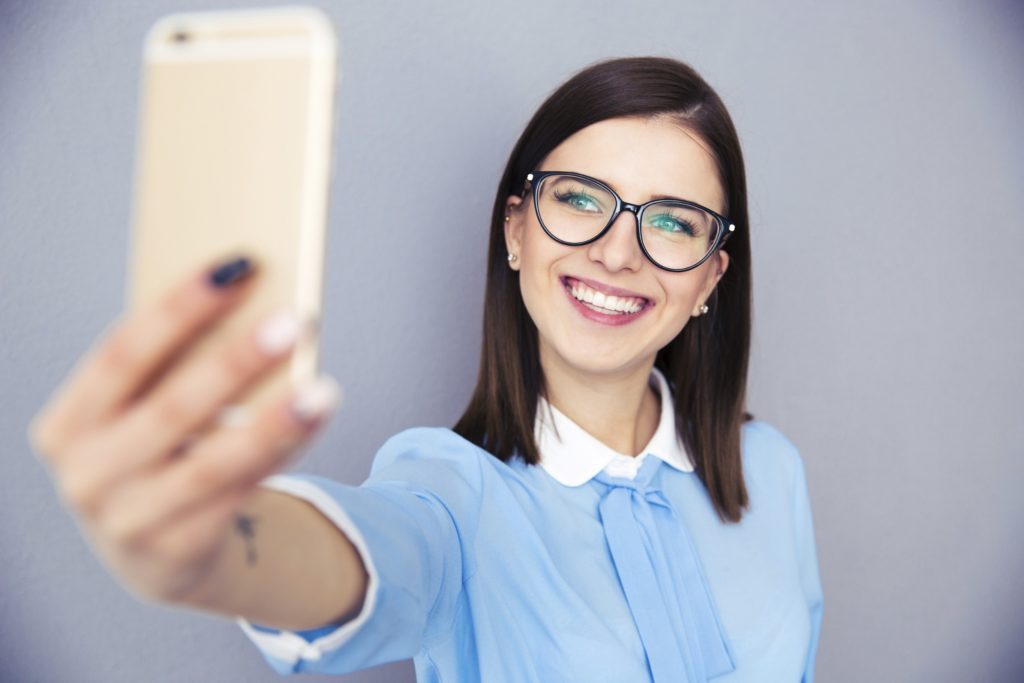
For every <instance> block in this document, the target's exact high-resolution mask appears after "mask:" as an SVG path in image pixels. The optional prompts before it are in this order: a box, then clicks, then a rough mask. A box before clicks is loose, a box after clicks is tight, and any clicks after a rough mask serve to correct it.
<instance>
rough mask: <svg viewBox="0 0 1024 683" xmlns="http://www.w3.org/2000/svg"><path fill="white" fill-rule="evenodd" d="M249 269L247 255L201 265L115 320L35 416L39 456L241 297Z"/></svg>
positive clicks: (109, 410)
mask: <svg viewBox="0 0 1024 683" xmlns="http://www.w3.org/2000/svg"><path fill="white" fill-rule="evenodd" d="M255 270H256V264H255V262H254V261H253V260H252V259H249V258H245V257H232V258H230V259H226V260H223V261H221V262H219V263H218V264H215V265H214V264H209V263H207V264H204V265H203V266H202V267H201V268H197V269H195V270H194V271H193V272H192V273H190V274H189V276H188V277H186V278H185V279H184V280H183V281H182V282H180V283H178V284H177V285H175V286H174V287H172V288H171V289H170V290H169V291H168V292H166V293H165V294H164V295H163V296H162V297H161V298H160V299H159V300H158V301H157V303H156V304H155V305H154V306H150V307H147V308H145V309H143V310H140V311H138V312H136V313H132V314H125V315H122V316H121V317H120V318H118V319H117V320H115V321H114V323H113V324H112V325H111V326H108V328H107V329H106V330H104V332H103V333H101V335H100V337H99V338H98V340H97V341H96V342H94V343H93V345H92V346H91V347H90V349H89V350H88V351H87V352H86V353H85V354H84V355H83V356H82V358H81V359H80V360H79V361H78V363H76V365H75V366H74V368H73V369H72V371H71V373H70V374H69V376H68V378H67V379H66V380H65V382H64V383H63V384H62V385H60V387H59V388H58V390H57V391H56V392H55V393H54V395H53V397H52V398H51V399H50V402H49V403H47V404H46V405H45V406H44V407H43V409H42V410H41V411H40V413H39V414H38V415H37V416H36V417H35V418H33V420H32V422H31V424H30V426H29V435H30V438H31V440H32V441H33V443H34V445H35V446H36V447H37V449H38V450H40V451H42V452H43V454H44V455H49V454H51V453H53V452H55V451H57V450H60V448H61V446H62V444H64V443H66V442H67V440H68V439H69V438H71V437H72V436H73V435H75V434H77V433H79V432H80V431H81V430H83V429H88V428H90V427H91V426H93V425H96V424H99V423H102V422H103V421H104V420H106V419H107V418H108V417H109V416H110V415H111V414H113V413H115V412H116V411H117V410H118V409H119V408H121V407H122V406H123V404H124V403H125V402H126V401H127V400H128V399H129V398H130V397H132V396H133V395H134V394H135V393H136V392H137V391H138V390H139V388H141V387H142V386H144V384H145V382H146V380H147V379H149V378H150V377H151V375H152V374H153V373H154V372H156V371H157V370H158V369H160V368H161V367H162V366H163V365H164V364H165V363H166V362H167V361H168V360H169V359H170V358H171V357H172V356H173V355H174V354H175V353H176V352H177V351H179V350H180V349H181V347H182V346H184V345H186V344H188V343H189V342H190V341H192V340H193V339H194V338H195V337H197V336H198V335H199V334H201V333H202V332H203V331H204V330H205V329H207V328H208V327H210V326H212V325H213V324H214V323H215V322H216V321H217V320H218V319H219V318H220V317H221V315H222V314H223V313H224V312H225V311H227V310H228V309H230V308H231V307H233V306H234V305H235V303H237V302H238V301H239V300H240V299H241V298H242V297H244V295H245V293H246V292H247V291H248V290H249V289H250V286H249V285H248V283H249V282H251V281H252V280H254V279H255V278H253V277H250V276H251V275H252V274H253V273H254V272H255Z"/></svg>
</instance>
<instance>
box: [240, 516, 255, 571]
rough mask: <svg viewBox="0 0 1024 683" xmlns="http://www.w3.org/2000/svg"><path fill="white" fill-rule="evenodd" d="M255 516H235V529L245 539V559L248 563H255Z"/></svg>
mask: <svg viewBox="0 0 1024 683" xmlns="http://www.w3.org/2000/svg"><path fill="white" fill-rule="evenodd" d="M255 523H256V518H255V517H252V516H250V515H238V516H237V517H235V529H236V530H237V531H238V533H240V534H241V535H242V537H243V538H244V539H245V550H246V552H245V559H246V562H248V563H249V564H256V541H255V536H256V532H255V530H254V529H253V525H254V524H255Z"/></svg>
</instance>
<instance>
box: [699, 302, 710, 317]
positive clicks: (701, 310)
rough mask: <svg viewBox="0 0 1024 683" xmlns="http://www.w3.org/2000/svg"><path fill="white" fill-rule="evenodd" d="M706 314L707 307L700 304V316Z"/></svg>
mask: <svg viewBox="0 0 1024 683" xmlns="http://www.w3.org/2000/svg"><path fill="white" fill-rule="evenodd" d="M707 312H708V305H707V304H702V305H701V307H700V314H701V315H704V314H705V313H707Z"/></svg>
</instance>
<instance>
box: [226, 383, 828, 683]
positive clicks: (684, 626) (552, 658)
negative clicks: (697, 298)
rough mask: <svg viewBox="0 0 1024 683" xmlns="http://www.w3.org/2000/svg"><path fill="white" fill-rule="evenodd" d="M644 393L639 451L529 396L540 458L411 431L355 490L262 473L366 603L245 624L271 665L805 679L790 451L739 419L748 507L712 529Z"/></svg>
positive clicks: (809, 576) (694, 484)
mask: <svg viewBox="0 0 1024 683" xmlns="http://www.w3.org/2000/svg"><path fill="white" fill-rule="evenodd" d="M651 384H652V386H655V387H656V388H657V389H658V394H659V396H660V397H661V419H660V422H659V425H658V428H657V430H656V432H655V434H654V436H653V437H652V439H651V441H650V443H648V445H647V447H646V448H645V449H644V450H643V452H642V453H641V455H639V456H637V457H636V458H633V457H629V456H625V455H623V454H617V453H615V452H614V451H612V450H611V449H609V448H608V447H607V446H605V445H604V444H602V443H601V442H599V441H598V440H597V439H595V438H594V437H592V436H590V435H589V434H588V433H587V432H585V431H584V430H583V429H582V428H580V427H579V426H578V425H576V424H575V423H573V422H572V421H571V420H570V419H569V418H567V417H566V416H565V415H563V414H562V413H561V412H559V411H558V410H557V409H556V408H554V406H551V405H549V404H547V403H546V402H544V401H541V410H539V411H538V419H537V428H536V435H537V437H538V445H539V447H540V449H541V454H542V464H541V466H538V467H531V466H528V465H524V464H523V463H522V462H521V461H519V460H515V461H514V462H509V463H504V462H502V461H501V460H499V459H498V458H496V457H495V456H494V455H492V454H490V453H488V452H487V451H485V450H483V449H481V448H479V447H477V446H475V445H474V444H472V443H470V442H468V441H466V440H465V439H463V438H462V437H460V436H459V435H457V434H455V433H454V432H452V431H451V430H450V429H447V428H442V427H419V428H414V429H408V430H405V431H403V432H401V433H399V434H397V435H395V436H393V437H391V438H390V439H389V440H388V441H386V442H385V443H384V445H383V446H382V447H381V449H380V450H379V451H378V453H377V455H376V456H375V458H374V461H373V464H372V466H371V472H370V476H369V477H368V478H367V480H366V481H365V482H364V483H363V484H361V485H359V486H352V485H349V484H343V483H339V482H336V481H333V480H331V479H328V478H325V477H321V476H317V475H311V474H279V475H274V476H272V477H268V478H267V479H265V480H264V481H263V482H262V485H263V486H266V487H268V488H273V489H276V490H280V491H284V492H287V493H290V494H292V495H296V496H298V497H301V498H303V499H305V500H307V501H309V502H310V503H311V504H313V505H314V506H316V507H317V508H318V509H319V510H320V511H321V512H322V513H323V514H324V515H325V516H326V517H327V518H329V519H331V520H332V521H333V522H334V523H335V524H336V525H337V526H338V527H339V528H340V529H342V530H343V531H344V532H345V533H346V535H347V536H348V537H349V538H350V539H351V540H352V541H353V543H354V545H355V546H356V548H357V550H358V551H359V552H360V555H361V557H362V559H363V563H364V564H365V566H366V568H367V572H368V574H369V584H368V587H367V595H366V600H365V601H364V604H363V607H362V610H361V611H360V613H359V614H358V615H357V616H356V617H355V618H354V619H352V620H351V621H349V622H348V623H346V624H343V625H341V626H326V627H323V628H319V629H310V630H305V631H295V632H292V631H283V630H278V629H273V628H269V627H266V626H262V625H258V624H252V623H250V622H248V621H246V620H245V619H243V618H240V617H239V618H238V619H237V622H238V624H239V626H241V628H242V630H243V631H244V633H245V634H246V635H247V636H248V637H249V638H250V640H251V641H252V642H253V643H254V644H255V645H256V646H257V647H258V648H259V650H260V652H261V654H262V655H263V657H264V659H265V660H266V661H267V662H268V663H269V664H270V666H272V667H273V668H274V669H275V670H276V671H277V672H279V673H281V674H289V673H295V672H322V673H335V674H342V673H348V672H351V671H356V670H359V669H364V668H368V667H372V666H377V665H380V664H383V663H386V662H392V661H396V660H400V659H407V658H410V657H411V658H413V661H414V665H415V669H416V678H417V681H421V682H424V681H449V682H455V681H458V682H459V683H470V682H476V681H486V682H487V683H494V682H500V681H515V682H527V681H530V682H533V681H536V682H538V683H541V682H543V683H552V682H557V681H588V682H599V681H607V682H609V683H612V682H615V683H620V682H623V681H630V682H633V681H654V682H655V683H669V682H671V683H679V682H690V683H693V682H696V681H705V680H709V679H714V680H715V681H722V682H723V683H726V682H728V683H738V682H740V681H758V682H762V681H773V682H780V683H782V682H785V681H793V682H805V683H811V682H812V681H813V680H814V661H815V655H816V652H817V647H818V638H819V633H820V629H821V619H822V608H823V596H822V590H821V583H820V579H819V574H818V563H817V557H816V550H815V541H814V531H813V524H812V520H811V509H810V502H809V499H808V493H807V484H806V480H805V475H804V467H803V463H802V460H801V457H800V455H799V453H798V451H797V449H796V448H795V447H794V446H793V444H792V443H790V442H789V440H787V439H786V437H785V436H783V435H782V434H781V433H780V432H779V431H778V430H777V429H775V428H774V427H772V426H770V425H768V424H767V423H765V422H761V421H751V422H747V423H746V424H744V426H743V428H742V432H741V451H742V459H743V470H744V477H745V479H746V483H747V488H748V492H749V494H750V499H751V506H750V509H749V510H748V511H747V512H746V513H745V514H744V517H743V519H742V521H741V522H740V523H738V524H725V523H722V522H721V521H720V520H719V519H718V517H717V516H716V514H715V512H714V509H713V508H712V506H711V503H710V500H709V499H708V496H707V493H706V491H705V489H704V487H703V485H702V484H701V482H700V480H699V479H698V477H697V475H696V473H695V472H694V471H693V466H692V463H691V460H690V458H689V457H688V456H687V454H686V452H685V449H684V448H683V446H682V444H681V442H680V441H679V440H678V439H677V438H676V437H675V422H674V417H673V411H672V403H671V400H672V397H671V394H670V392H669V389H668V385H667V383H666V382H665V380H664V377H663V376H662V375H661V373H660V372H658V371H657V370H656V369H655V370H653V371H652V373H651Z"/></svg>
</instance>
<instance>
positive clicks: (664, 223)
mask: <svg viewBox="0 0 1024 683" xmlns="http://www.w3.org/2000/svg"><path fill="white" fill-rule="evenodd" d="M647 223H648V225H650V226H651V227H653V228H657V229H658V230H663V231H665V232H672V233H685V234H686V235H689V236H690V237H693V236H694V234H696V232H697V231H696V230H695V229H694V227H693V224H692V223H690V222H689V221H687V220H682V219H679V218H674V217H673V216H671V215H670V214H667V213H662V214H658V215H657V216H654V217H653V218H651V219H650V220H649V221H647Z"/></svg>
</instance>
